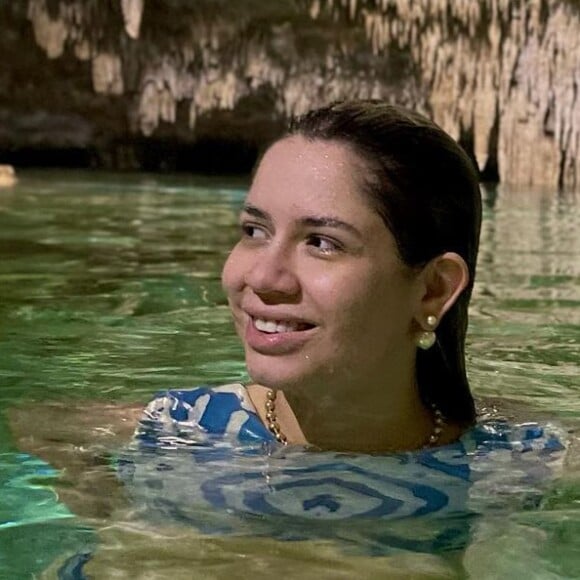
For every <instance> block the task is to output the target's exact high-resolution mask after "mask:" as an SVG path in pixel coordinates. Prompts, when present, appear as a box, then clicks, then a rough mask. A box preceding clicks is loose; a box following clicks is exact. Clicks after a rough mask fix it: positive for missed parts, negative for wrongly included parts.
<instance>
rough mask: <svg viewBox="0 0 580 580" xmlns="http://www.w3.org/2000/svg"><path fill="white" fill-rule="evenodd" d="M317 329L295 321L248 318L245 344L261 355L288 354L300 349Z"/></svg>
mask: <svg viewBox="0 0 580 580" xmlns="http://www.w3.org/2000/svg"><path fill="white" fill-rule="evenodd" d="M315 329H316V327H315V326H314V325H312V324H309V323H306V322H299V321H295V320H267V319H264V318H254V317H252V316H248V318H247V323H246V332H245V337H244V338H245V342H246V344H247V345H248V346H249V347H250V348H251V349H253V350H255V351H256V352H258V353H260V354H269V355H276V354H288V353H291V352H294V351H296V350H298V349H300V348H301V347H302V346H303V345H304V343H305V342H306V341H307V340H308V339H309V338H310V336H311V335H312V333H313V332H314V331H315Z"/></svg>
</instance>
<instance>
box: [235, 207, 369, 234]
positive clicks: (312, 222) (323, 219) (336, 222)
mask: <svg viewBox="0 0 580 580" xmlns="http://www.w3.org/2000/svg"><path fill="white" fill-rule="evenodd" d="M242 212H245V213H247V214H249V215H251V216H253V217H256V218H258V219H262V220H264V221H267V222H270V223H271V222H272V217H271V216H270V214H269V213H268V212H266V211H264V210H262V209H260V208H257V207H256V206H255V205H252V204H249V203H247V204H245V205H244V206H243V207H242ZM298 221H299V222H300V224H301V225H304V226H309V227H314V228H339V229H342V230H346V231H347V232H349V233H351V234H352V235H354V236H356V237H357V238H358V239H362V237H363V236H362V234H361V232H359V231H358V230H357V229H356V228H355V227H354V226H353V225H352V224H349V223H348V222H345V221H342V220H340V219H338V218H335V217H330V216H305V217H302V218H300V219H299V220H298Z"/></svg>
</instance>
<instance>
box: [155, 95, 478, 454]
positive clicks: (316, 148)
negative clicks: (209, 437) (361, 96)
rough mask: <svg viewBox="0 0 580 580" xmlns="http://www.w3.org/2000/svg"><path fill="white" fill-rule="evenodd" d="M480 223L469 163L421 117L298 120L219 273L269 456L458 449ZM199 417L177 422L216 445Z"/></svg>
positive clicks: (268, 156)
mask: <svg viewBox="0 0 580 580" xmlns="http://www.w3.org/2000/svg"><path fill="white" fill-rule="evenodd" d="M480 220H481V202H480V193H479V185H478V180H477V173H476V171H475V169H474V167H473V164H472V163H471V161H470V160H469V158H468V157H467V155H466V154H465V153H464V152H463V150H462V149H461V148H460V147H459V146H458V145H457V144H456V143H455V142H454V141H453V140H452V139H451V138H450V137H449V136H448V135H447V134H446V133H444V132H443V131H442V130H441V129H440V128H439V127H437V126H436V125H435V124H433V123H431V122H430V121H428V120H427V119H425V118H423V117H422V116H420V115H418V114H416V113H412V112H410V111H406V110H404V109H401V108H399V107H395V106H392V105H388V104H386V103H383V102H378V101H361V102H345V103H338V104H334V105H331V106H328V107H325V108H322V109H319V110H316V111H313V112H311V113H308V114H307V115H305V116H304V117H301V118H299V119H297V120H296V121H295V122H294V123H293V125H292V126H291V128H290V130H289V132H288V134H287V135H286V136H284V137H283V138H282V139H280V140H279V141H277V142H276V143H275V144H274V145H273V146H272V147H270V149H268V151H267V152H266V153H265V155H264V157H263V158H262V160H261V162H260V164H259V165H258V168H257V170H256V173H255V175H254V179H253V183H252V186H251V189H250V191H249V193H248V196H247V199H246V202H245V204H244V207H243V210H242V213H241V217H240V221H241V230H242V231H241V239H240V241H239V242H238V244H237V245H236V247H235V248H234V249H233V251H232V252H231V254H230V257H229V259H228V260H227V263H226V264H225V267H224V270H223V277H222V279H223V286H224V289H225V291H226V293H227V296H228V301H229V305H230V308H231V310H232V313H233V317H234V321H235V324H236V329H237V331H238V334H239V335H240V338H241V339H242V342H243V344H244V347H245V353H246V364H247V369H248V373H249V375H250V377H251V378H252V381H253V384H251V385H250V386H248V387H247V389H244V388H243V387H241V386H238V387H235V386H234V387H233V391H234V392H235V393H236V395H237V397H238V399H239V401H240V405H241V406H242V407H244V408H246V409H250V410H252V411H253V409H255V410H256V412H257V414H258V415H259V418H260V419H261V421H262V422H263V424H264V425H266V426H267V427H268V430H269V431H270V433H271V434H272V435H274V437H275V438H276V439H277V440H278V441H281V442H283V443H290V444H300V445H305V444H308V445H312V446H314V447H316V448H320V449H333V450H345V451H358V452H387V451H401V450H413V449H420V448H422V447H426V446H437V445H442V444H446V443H450V442H452V441H455V440H457V439H458V438H459V437H460V436H461V435H462V433H464V432H465V430H466V429H467V428H469V427H470V426H471V425H472V424H473V422H474V419H475V411H474V404H473V399H472V397H471V394H470V390H469V385H468V382H467V378H466V374H465V360H464V345H465V333H466V329H467V307H468V303H469V298H470V294H471V289H472V287H473V279H474V276H475V264H476V257H477V246H478V237H479V229H480ZM229 391H232V388H228V392H229ZM199 393H201V391H198V394H199ZM216 393H217V392H216V391H212V392H209V391H203V395H204V397H208V396H211V397H214V396H215V394H216ZM196 400H197V399H196ZM192 401H193V399H192V393H189V394H179V393H173V394H171V395H170V396H169V399H167V398H166V397H163V398H162V399H161V400H159V401H157V403H156V402H154V403H153V404H152V405H151V406H150V409H149V412H150V413H153V415H152V417H153V416H155V417H157V418H159V416H160V415H159V409H161V408H163V409H168V408H169V407H171V406H175V405H179V404H180V402H184V403H185V405H186V406H191V405H192ZM203 401H205V398H204V399H203ZM204 405H205V402H204V403H203V404H201V405H198V407H197V408H196V409H193V408H192V409H191V410H181V411H180V413H181V414H175V417H178V418H179V417H183V418H185V419H186V422H188V423H189V424H190V425H191V424H200V423H201V425H202V427H204V429H206V430H207V429H209V430H210V431H212V430H214V431H215V432H218V433H219V432H222V431H224V425H223V424H221V423H220V426H216V425H215V421H214V420H212V419H211V416H210V415H208V416H206V417H205V418H204V417H203V415H204V413H203V412H202V410H203V409H205V407H204ZM216 405H217V401H216ZM214 407H215V405H212V407H211V408H210V412H211V411H212V409H213V408H214ZM202 408H203V409H202ZM175 417H174V418H175ZM222 419H223V418H222ZM171 421H172V417H171V416H168V417H167V421H166V422H165V424H170V423H171ZM218 423H219V421H218ZM212 425H213V427H212ZM236 425H238V424H236ZM238 427H239V425H238ZM232 429H234V430H235V427H234V426H231V429H230V430H229V431H231V430H232ZM262 436H263V434H262Z"/></svg>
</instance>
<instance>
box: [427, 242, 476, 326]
mask: <svg viewBox="0 0 580 580" xmlns="http://www.w3.org/2000/svg"><path fill="white" fill-rule="evenodd" d="M421 275H422V276H423V282H424V294H423V296H422V298H421V303H420V305H419V312H418V313H417V322H418V324H419V326H420V327H421V328H424V329H425V328H428V327H430V326H432V325H431V324H430V323H429V322H427V320H428V319H429V317H432V316H434V317H435V318H436V320H437V322H439V321H440V320H441V319H442V318H443V316H444V314H445V313H446V312H447V311H448V310H449V309H450V308H451V307H452V306H453V304H455V301H456V300H457V298H459V295H460V294H461V292H463V290H464V289H465V287H466V286H467V284H468V283H469V270H468V268H467V264H466V263H465V260H464V259H463V258H462V257H461V256H460V255H459V254H456V253H455V252H446V253H445V254H441V255H440V256H437V257H436V258H433V259H432V260H431V261H430V262H429V263H428V264H427V265H426V266H425V268H424V269H423V272H422V274H421ZM429 330H433V329H432V328H429Z"/></svg>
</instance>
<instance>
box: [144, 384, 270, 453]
mask: <svg viewBox="0 0 580 580" xmlns="http://www.w3.org/2000/svg"><path fill="white" fill-rule="evenodd" d="M135 435H136V439H138V440H140V441H142V442H149V443H153V442H155V443H165V444H166V443H168V442H169V441H170V440H173V441H174V442H175V443H180V444H187V443H192V444H195V443H200V442H201V441H202V440H204V439H207V438H208V436H221V437H224V436H228V437H234V438H237V439H238V440H240V441H243V442H255V441H260V440H267V441H270V440H271V435H270V433H269V431H268V430H267V429H266V427H265V426H264V425H263V423H262V422H261V420H260V418H259V417H258V414H257V413H256V409H255V407H254V405H253V403H252V399H251V398H250V396H249V394H248V391H247V389H246V387H245V386H244V385H243V384H242V383H229V384H225V385H201V386H197V387H194V388H191V389H171V390H167V391H160V392H158V393H157V394H156V395H155V396H154V397H153V399H152V400H151V401H150V402H149V404H148V405H147V406H146V407H145V409H144V411H143V416H142V417H141V420H140V422H139V426H138V428H137V431H136V434H135Z"/></svg>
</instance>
